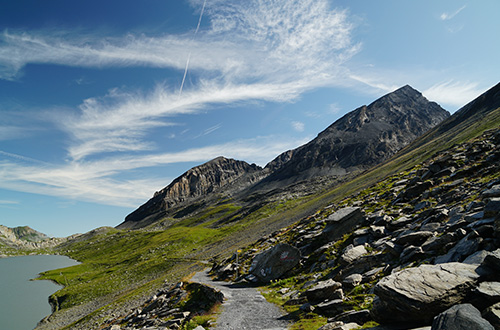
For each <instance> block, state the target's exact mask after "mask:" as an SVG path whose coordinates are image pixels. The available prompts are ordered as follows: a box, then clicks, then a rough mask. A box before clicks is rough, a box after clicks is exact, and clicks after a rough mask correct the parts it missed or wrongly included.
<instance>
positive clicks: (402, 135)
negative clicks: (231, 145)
mask: <svg viewBox="0 0 500 330" xmlns="http://www.w3.org/2000/svg"><path fill="white" fill-rule="evenodd" d="M448 116H449V113H448V112H447V111H446V110H444V109H443V108H441V106H439V105H438V104H437V103H435V102H430V101H428V100H427V99H426V98H425V97H424V96H423V95H422V93H420V92H419V91H417V90H415V89H413V88H412V87H411V86H409V85H405V86H403V87H401V88H399V89H397V90H395V91H393V92H391V93H389V94H386V95H384V96H382V97H380V98H379V99H377V100H375V101H374V102H372V103H371V104H369V105H368V106H366V105H364V106H361V107H359V108H357V109H355V110H353V111H351V112H349V113H347V114H346V115H344V116H343V117H341V118H340V119H338V120H336V121H335V122H334V123H333V124H331V125H330V126H328V127H327V128H326V129H325V130H323V131H322V132H320V133H319V134H318V135H317V137H316V138H315V139H313V140H312V141H310V142H309V143H307V144H305V145H302V146H300V147H298V148H296V149H293V150H289V151H285V152H283V153H282V154H280V155H278V156H277V157H276V158H275V159H274V160H272V161H271V162H269V163H268V164H267V165H266V166H265V167H264V168H263V169H262V168H260V167H259V166H257V165H255V164H252V165H250V164H248V163H246V162H244V161H239V160H234V159H227V158H224V157H222V156H220V157H217V158H215V159H213V160H211V161H209V162H207V163H204V164H201V165H199V166H196V167H194V168H192V169H190V170H188V171H187V172H185V173H184V174H182V175H181V176H179V177H178V178H176V179H175V180H174V181H172V183H170V184H169V185H168V186H167V187H165V188H163V189H162V190H160V191H158V192H156V193H155V194H154V196H153V197H152V198H151V199H150V200H149V201H147V202H146V203H144V204H143V205H141V206H140V207H139V208H138V209H137V210H135V211H134V212H132V213H131V214H129V215H128V216H127V217H126V218H125V221H124V222H122V223H121V224H120V225H118V226H117V228H118V229H126V228H127V229H133V228H141V227H144V226H147V225H150V224H152V223H154V222H155V221H158V220H161V219H162V218H164V217H166V216H172V215H174V214H176V210H178V208H179V207H181V206H182V205H186V204H189V203H191V204H193V207H192V208H190V209H186V211H185V212H188V213H185V212H184V213H177V215H179V214H184V215H186V214H190V212H193V211H194V210H196V209H198V208H199V207H203V205H199V207H196V205H194V203H195V201H200V203H201V204H203V203H204V201H206V202H207V203H209V202H208V200H210V201H212V202H213V201H214V200H215V199H216V198H217V196H216V195H215V194H217V193H218V192H220V193H223V195H224V196H226V197H230V198H232V197H233V195H234V194H239V195H240V196H246V195H251V194H252V193H255V192H269V191H273V190H275V191H276V193H281V192H283V189H285V190H286V187H289V186H290V185H293V184H296V183H297V182H300V181H304V180H311V179H314V180H316V181H318V180H317V178H318V177H325V178H327V177H328V178H340V177H343V176H345V175H346V174H348V173H353V172H356V171H359V170H364V169H367V168H369V167H370V166H373V165H375V164H378V163H380V162H381V161H383V160H385V159H387V158H389V157H390V156H392V155H393V154H394V153H396V152H397V151H398V150H400V149H401V148H403V147H404V146H406V145H407V144H408V143H409V142H411V141H412V140H414V139H415V138H416V137H417V136H420V135H421V134H423V133H424V132H425V131H427V130H428V129H430V128H432V127H434V126H435V125H436V124H438V123H439V122H441V121H442V120H444V119H446V118H447V117H448ZM319 186H321V185H319ZM319 186H318V187H319ZM276 189H278V190H281V192H278V190H276ZM283 193H285V194H286V191H285V192H283Z"/></svg>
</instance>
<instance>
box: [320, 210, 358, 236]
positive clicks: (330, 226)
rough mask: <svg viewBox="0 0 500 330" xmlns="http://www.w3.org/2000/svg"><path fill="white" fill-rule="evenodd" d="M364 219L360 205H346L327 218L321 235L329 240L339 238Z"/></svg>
mask: <svg viewBox="0 0 500 330" xmlns="http://www.w3.org/2000/svg"><path fill="white" fill-rule="evenodd" d="M364 220H365V217H364V214H363V212H362V210H361V208H360V207H344V208H342V209H340V210H338V211H337V212H335V213H333V214H330V215H329V216H328V217H327V218H326V226H325V228H324V229H323V232H322V233H321V237H322V238H323V240H326V241H328V242H332V241H335V240H338V239H339V238H341V237H342V236H343V235H344V234H345V233H348V232H351V231H353V230H354V229H355V228H356V227H357V226H359V225H360V224H361V223H362V222H363V221H364Z"/></svg>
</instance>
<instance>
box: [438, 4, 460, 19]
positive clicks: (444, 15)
mask: <svg viewBox="0 0 500 330" xmlns="http://www.w3.org/2000/svg"><path fill="white" fill-rule="evenodd" d="M465 7H467V6H465V5H463V6H462V7H460V8H458V9H457V10H455V11H454V12H451V13H446V12H445V13H442V14H441V16H439V19H441V20H442V21H449V20H451V19H453V18H454V17H455V16H457V15H458V14H459V13H460V12H461V11H462V10H464V9H465Z"/></svg>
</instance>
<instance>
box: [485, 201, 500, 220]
mask: <svg viewBox="0 0 500 330" xmlns="http://www.w3.org/2000/svg"><path fill="white" fill-rule="evenodd" d="M499 214H500V198H498V197H496V198H490V200H489V201H488V203H487V204H486V206H485V207H484V217H485V218H494V217H497V216H498V215H499Z"/></svg>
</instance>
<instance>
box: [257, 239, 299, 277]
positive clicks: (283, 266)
mask: <svg viewBox="0 0 500 330" xmlns="http://www.w3.org/2000/svg"><path fill="white" fill-rule="evenodd" d="M299 262H300V251H299V250H298V249H297V248H295V247H293V246H291V245H288V244H283V243H282V244H278V245H275V246H274V247H272V248H270V249H268V250H265V251H264V252H261V253H259V254H258V255H257V256H255V258H254V259H253V261H252V266H251V267H250V274H252V275H254V276H255V277H256V278H257V279H259V280H260V281H262V282H269V281H271V280H275V279H277V278H279V277H281V276H282V275H283V274H285V273H286V272H287V271H289V270H291V269H292V268H293V267H295V266H297V265H298V264H299Z"/></svg>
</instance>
